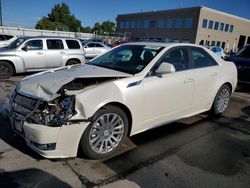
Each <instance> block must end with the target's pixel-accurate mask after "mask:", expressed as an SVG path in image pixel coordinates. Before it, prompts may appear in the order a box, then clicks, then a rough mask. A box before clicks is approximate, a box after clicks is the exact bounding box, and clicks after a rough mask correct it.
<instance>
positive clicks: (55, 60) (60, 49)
mask: <svg viewBox="0 0 250 188" xmlns="http://www.w3.org/2000/svg"><path fill="white" fill-rule="evenodd" d="M46 45H47V51H46V60H47V61H46V68H53V67H61V66H63V65H64V62H65V61H66V59H67V57H68V52H67V50H66V49H65V46H64V44H63V41H62V40H61V39H46Z"/></svg>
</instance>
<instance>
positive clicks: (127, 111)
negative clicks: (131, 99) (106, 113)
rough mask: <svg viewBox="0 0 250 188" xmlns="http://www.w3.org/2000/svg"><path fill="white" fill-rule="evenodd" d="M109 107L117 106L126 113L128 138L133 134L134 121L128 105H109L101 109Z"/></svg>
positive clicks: (115, 103) (114, 103) (116, 103)
mask: <svg viewBox="0 0 250 188" xmlns="http://www.w3.org/2000/svg"><path fill="white" fill-rule="evenodd" d="M109 105H112V106H116V107H118V108H120V109H121V110H123V111H124V112H125V114H126V116H127V118H128V136H129V135H130V133H131V129H132V120H133V119H132V113H131V111H130V110H129V108H128V107H127V106H126V105H124V104H122V103H120V102H110V103H107V104H105V105H104V106H102V107H101V108H100V109H102V108H105V107H106V106H109Z"/></svg>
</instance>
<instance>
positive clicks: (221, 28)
mask: <svg viewBox="0 0 250 188" xmlns="http://www.w3.org/2000/svg"><path fill="white" fill-rule="evenodd" d="M224 25H225V24H224V23H220V31H223V30H224Z"/></svg>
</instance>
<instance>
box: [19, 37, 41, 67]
mask: <svg viewBox="0 0 250 188" xmlns="http://www.w3.org/2000/svg"><path fill="white" fill-rule="evenodd" d="M17 56H19V57H20V58H21V59H23V61H24V64H25V68H26V70H32V69H44V68H45V65H46V56H45V52H44V44H43V40H42V39H31V40H28V41H27V42H25V43H24V44H23V45H22V46H21V47H20V48H19V49H18V50H17Z"/></svg>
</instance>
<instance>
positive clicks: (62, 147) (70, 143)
mask: <svg viewBox="0 0 250 188" xmlns="http://www.w3.org/2000/svg"><path fill="white" fill-rule="evenodd" d="M10 122H11V127H12V129H13V130H14V131H15V132H16V133H18V134H19V135H21V136H22V137H23V138H24V139H25V141H26V143H27V145H28V146H29V147H31V148H32V149H33V150H34V151H36V152H37V153H38V154H40V155H42V156H43V157H46V158H65V157H75V156H76V155H77V151H78V145H79V142H80V139H81V136H82V134H83V132H84V130H85V129H86V127H87V126H88V124H89V122H81V123H77V124H71V125H63V126H61V127H47V126H44V125H38V124H30V123H27V122H23V125H22V128H21V129H22V132H20V131H19V130H17V128H16V127H15V126H16V125H15V120H14V119H13V118H11V117H10ZM49 144H53V145H55V146H54V148H49V147H47V148H42V147H43V145H49Z"/></svg>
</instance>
